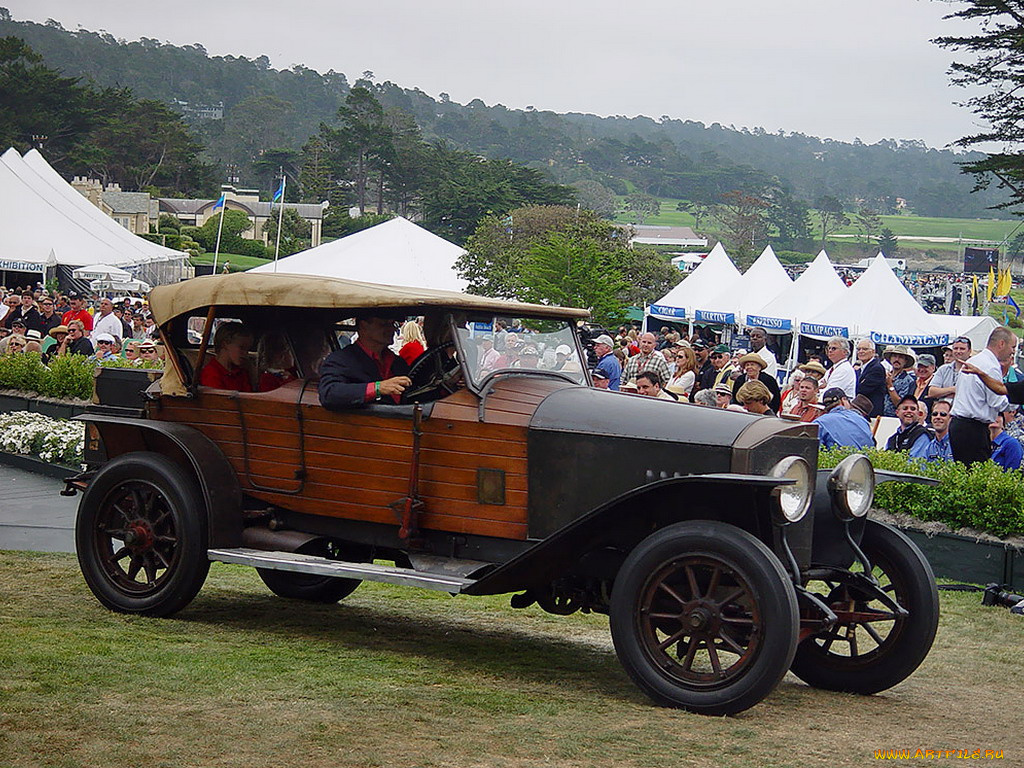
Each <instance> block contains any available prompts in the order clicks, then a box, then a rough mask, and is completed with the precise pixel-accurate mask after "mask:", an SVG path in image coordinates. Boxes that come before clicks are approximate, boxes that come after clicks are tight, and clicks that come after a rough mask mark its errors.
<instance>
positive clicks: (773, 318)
mask: <svg viewBox="0 0 1024 768" xmlns="http://www.w3.org/2000/svg"><path fill="white" fill-rule="evenodd" d="M844 293H846V283H844V282H843V281H842V279H841V278H840V277H839V275H838V274H837V273H836V270H835V267H833V266H832V262H831V261H829V258H828V254H826V253H825V251H824V250H822V251H820V252H819V253H818V255H817V256H816V257H815V259H814V261H812V262H811V263H810V266H808V267H807V269H805V270H804V273H803V274H802V275H800V277H798V278H797V279H796V280H795V281H794V282H792V283H791V284H790V285H789V286H788V287H787V288H785V289H784V290H783V291H782V293H779V294H778V295H777V296H775V298H770V299H768V300H767V301H766V302H765V303H764V304H763V305H762V306H760V307H756V308H751V310H750V311H748V313H747V325H756V326H760V327H762V328H765V329H766V330H768V331H772V330H775V331H791V330H795V329H796V328H797V327H798V325H797V323H798V322H799V321H800V319H801V318H807V317H813V316H814V315H816V314H817V313H818V312H821V311H822V310H823V309H825V308H826V307H827V306H829V305H830V304H832V303H833V302H835V301H838V300H839V299H840V297H842V295H843V294H844Z"/></svg>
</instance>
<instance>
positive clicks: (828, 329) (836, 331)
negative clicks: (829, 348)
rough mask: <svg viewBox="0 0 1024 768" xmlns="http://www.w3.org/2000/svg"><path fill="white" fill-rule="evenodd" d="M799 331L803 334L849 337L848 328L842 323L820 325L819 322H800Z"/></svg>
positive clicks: (829, 337) (827, 337)
mask: <svg viewBox="0 0 1024 768" xmlns="http://www.w3.org/2000/svg"><path fill="white" fill-rule="evenodd" d="M800 333H802V334H804V335H805V336H820V337H822V338H825V339H831V338H832V337H833V336H841V337H842V338H844V339H848V338H850V329H849V328H846V327H845V326H842V325H822V324H821V323H800Z"/></svg>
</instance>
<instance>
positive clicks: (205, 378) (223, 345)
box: [199, 323, 252, 392]
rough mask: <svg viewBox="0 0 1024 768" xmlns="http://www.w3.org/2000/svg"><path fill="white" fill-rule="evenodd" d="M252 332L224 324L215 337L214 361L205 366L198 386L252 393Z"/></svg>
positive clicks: (237, 324) (240, 325)
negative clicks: (250, 353)
mask: <svg viewBox="0 0 1024 768" xmlns="http://www.w3.org/2000/svg"><path fill="white" fill-rule="evenodd" d="M250 349H252V331H250V330H249V329H248V328H246V327H245V326H244V325H242V324H241V323H221V325H220V327H219V328H218V329H217V333H215V334H214V336H213V354H214V357H213V359H211V360H210V362H208V363H207V364H206V365H204V366H203V370H202V372H201V373H200V374H199V383H200V384H201V385H203V386H204V387H214V388H216V389H232V390H234V391H236V392H252V383H251V382H250V381H249V369H248V368H247V366H246V363H247V362H248V360H249V350H250Z"/></svg>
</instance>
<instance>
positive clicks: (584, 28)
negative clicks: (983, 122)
mask: <svg viewBox="0 0 1024 768" xmlns="http://www.w3.org/2000/svg"><path fill="white" fill-rule="evenodd" d="M0 5H5V6H6V7H8V8H9V9H10V11H11V14H12V15H13V16H14V18H16V19H19V20H32V21H39V22H43V21H45V20H46V19H47V18H53V19H56V20H58V21H60V22H61V23H62V24H63V25H64V26H65V27H66V28H68V29H77V28H78V27H79V26H82V27H85V28H86V29H90V30H106V31H107V32H110V33H111V34H113V35H114V36H115V37H119V38H125V39H130V40H131V39H138V38H139V37H151V38H157V39H160V40H165V41H167V42H171V43H174V44H179V45H180V44H189V43H197V42H198V43H201V44H202V45H203V46H204V47H205V48H206V49H207V51H208V52H209V53H210V55H222V54H233V55H242V56H248V57H250V58H255V57H257V56H259V55H262V54H266V55H267V56H269V57H270V60H271V62H272V64H273V66H274V67H275V68H287V67H290V66H292V65H293V64H303V65H305V66H307V67H310V68H312V69H315V70H318V71H320V72H324V71H327V70H328V69H334V70H335V71H338V72H344V73H345V74H346V75H347V76H348V77H349V79H350V80H354V79H355V78H356V77H358V76H359V75H360V74H361V73H362V72H363V71H364V70H371V71H372V72H373V73H374V75H375V77H376V79H377V80H378V81H383V80H391V81H393V82H395V83H397V84H399V85H401V86H403V87H407V88H416V87H418V88H420V89H422V90H423V91H425V92H426V93H429V94H430V95H432V96H437V95H438V94H439V93H441V92H442V91H443V92H446V93H448V94H449V95H450V96H451V98H452V99H453V100H454V101H458V102H461V103H466V102H468V101H470V100H472V99H474V98H479V99H482V100H483V101H484V102H486V103H487V104H495V103H501V104H504V105H505V106H507V107H512V108H523V107H526V106H528V105H533V106H534V107H536V108H537V109H550V110H553V111H556V112H570V111H572V112H592V113H595V114H599V115H628V116H634V115H638V114H643V115H649V116H651V117H654V118H657V117H660V116H661V115H668V116H670V117H673V118H681V119H691V120H699V121H701V122H704V123H713V122H719V123H722V124H723V125H730V124H731V125H735V126H736V127H742V126H747V127H751V128H752V127H755V126H760V127H763V128H765V129H767V130H769V131H777V130H779V129H782V130H785V131H797V132H801V133H806V134H810V135H815V136H822V137H831V138H836V139H842V140H852V139H854V138H855V137H859V138H860V139H861V140H863V141H865V142H868V143H873V142H875V141H878V140H879V139H883V138H897V139H901V138H907V139H923V140H924V141H926V142H927V143H928V144H929V145H931V146H937V147H942V146H945V145H946V144H948V143H949V142H951V141H954V140H956V139H957V138H959V137H961V136H963V135H965V134H967V133H971V132H973V131H974V130H976V128H977V125H976V123H975V121H974V120H973V116H972V115H971V114H970V113H969V112H968V111H967V110H966V109H964V108H963V107H958V106H956V104H955V102H957V101H961V100H963V99H964V98H965V94H964V92H963V90H962V89H959V88H953V87H951V86H950V85H949V84H948V77H947V74H946V70H947V68H948V66H949V63H950V61H951V60H952V55H951V54H950V53H949V52H947V51H944V50H941V49H939V48H938V47H937V46H935V45H933V44H932V43H931V42H929V41H930V40H931V39H932V38H933V37H936V36H938V35H941V34H952V33H956V32H957V31H958V29H962V27H960V25H958V24H955V23H954V22H952V21H943V19H942V17H943V15H945V14H947V13H949V12H950V11H951V10H952V9H953V8H956V7H958V6H957V5H951V4H949V3H947V2H940V1H937V0H856V2H850V1H849V0H776V1H775V2H766V0H718V2H695V1H694V0H675V1H674V2H673V1H671V0H661V2H654V1H653V0H624V1H623V2H609V0H517V1H516V2H500V3H499V2H494V1H493V0H426V1H425V2H424V0H418V1H414V0H371V1H369V2H367V1H366V0H362V1H361V2H351V0H299V1H298V2H295V1H291V2H280V1H278V2H267V1H266V0H219V2H218V1H217V0H202V2H199V0H175V2H172V3H152V2H134V3H129V2H125V1H124V0H0Z"/></svg>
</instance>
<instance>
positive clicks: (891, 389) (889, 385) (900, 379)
mask: <svg viewBox="0 0 1024 768" xmlns="http://www.w3.org/2000/svg"><path fill="white" fill-rule="evenodd" d="M884 357H885V359H886V360H888V361H889V365H891V366H892V371H891V372H890V373H888V374H887V375H886V377H885V386H886V393H887V395H888V397H886V399H885V409H884V411H883V415H885V416H895V415H896V406H898V405H899V404H900V400H902V399H903V398H904V397H906V396H907V395H910V394H913V391H914V368H915V366H916V365H917V355H915V354H914V350H912V349H910V348H909V347H907V346H905V345H903V344H900V345H899V346H896V347H893V348H892V349H887V350H886V351H885V355H884Z"/></svg>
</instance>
